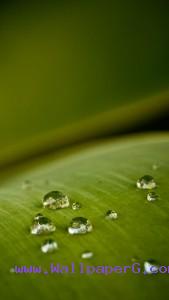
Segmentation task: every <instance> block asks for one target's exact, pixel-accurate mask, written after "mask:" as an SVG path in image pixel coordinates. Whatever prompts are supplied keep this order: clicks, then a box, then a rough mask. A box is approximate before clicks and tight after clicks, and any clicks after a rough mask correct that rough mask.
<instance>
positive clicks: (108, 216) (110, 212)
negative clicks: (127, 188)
mask: <svg viewBox="0 0 169 300" xmlns="http://www.w3.org/2000/svg"><path fill="white" fill-rule="evenodd" d="M105 218H106V220H116V219H117V218H118V215H117V213H116V212H115V211H114V210H108V211H107V212H106V216H105Z"/></svg>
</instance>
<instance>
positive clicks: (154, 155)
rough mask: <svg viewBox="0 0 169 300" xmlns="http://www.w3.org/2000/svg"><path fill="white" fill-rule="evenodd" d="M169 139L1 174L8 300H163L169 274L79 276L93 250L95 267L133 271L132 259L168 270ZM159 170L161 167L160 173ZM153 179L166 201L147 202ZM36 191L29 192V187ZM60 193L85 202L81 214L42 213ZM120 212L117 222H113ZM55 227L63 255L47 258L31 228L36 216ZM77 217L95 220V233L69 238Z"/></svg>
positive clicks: (142, 140) (110, 146)
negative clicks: (61, 270) (146, 180)
mask: <svg viewBox="0 0 169 300" xmlns="http://www.w3.org/2000/svg"><path fill="white" fill-rule="evenodd" d="M168 152H169V136H168V135H156V136H151V135H147V136H142V137H139V138H136V137H133V138H130V139H127V138H126V139H123V140H119V141H114V142H113V141H107V142H104V143H102V144H95V145H91V146H88V147H87V146H86V148H82V147H81V148H77V149H75V150H74V151H69V152H66V151H65V152H63V153H62V154H60V155H58V154H57V155H56V156H52V157H47V158H46V159H43V160H39V162H38V161H37V162H36V163H33V162H32V163H30V164H29V165H27V166H26V165H25V166H22V167H18V168H16V169H14V170H13V171H12V170H8V172H6V173H5V174H4V175H2V174H1V188H0V220H1V222H0V228H1V229H0V269H1V280H0V291H1V297H2V299H5V298H7V299H11V298H12V299H14V300H15V299H17V300H18V299H23V298H24V299H42V300H43V299H44V300H45V299H55V298H57V299H66V298H68V299H82V300H83V299H128V300H130V299H133V300H134V299H136V298H137V299H140V300H142V299H145V298H147V299H159V298H160V297H161V298H164V297H165V295H166V294H167V292H168V276H169V275H168V274H157V275H146V276H145V275H143V274H142V273H141V274H134V273H132V272H127V273H126V274H124V273H123V274H118V273H112V274H110V275H108V276H106V275H104V274H92V275H86V274H79V273H78V265H79V263H80V262H81V261H82V259H81V253H82V252H83V251H85V250H91V251H93V253H94V257H93V258H92V259H90V260H87V261H84V264H85V265H91V266H102V265H107V266H117V265H118V266H124V265H126V266H130V265H132V264H133V258H136V257H137V261H138V262H139V263H140V264H141V267H143V263H144V261H146V260H148V259H150V258H152V259H155V260H156V261H158V262H159V264H160V265H165V266H168V265H169V257H168V247H169V245H168V236H169V229H168V213H169V202H168V193H169V188H168V175H169V158H168ZM154 166H156V167H154ZM145 174H149V175H152V176H153V177H154V179H155V181H156V182H157V188H156V192H157V193H158V194H159V196H160V199H159V200H157V201H155V202H148V201H147V200H146V193H147V192H146V191H143V190H138V189H137V187H136V181H137V179H138V178H140V177H141V176H143V175H145ZM25 180H29V181H30V186H28V187H27V188H26V187H25V188H24V189H23V182H24V181H25ZM52 190H59V191H62V192H64V193H66V194H67V195H69V196H70V198H71V201H78V202H80V203H81V204H82V208H81V209H80V210H77V211H73V210H72V209H71V208H66V209H61V210H57V211H50V210H47V209H43V208H42V198H43V196H44V194H45V193H47V192H49V191H52ZM109 209H113V210H115V211H117V213H118V219H117V220H114V221H110V220H106V219H105V213H106V211H107V210H109ZM39 212H41V213H43V214H44V215H45V216H47V217H49V218H51V219H52V220H53V222H54V223H55V224H56V228H57V229H56V232H55V233H53V235H52V238H54V239H56V241H57V242H58V245H59V249H58V251H56V252H55V253H53V254H49V255H47V254H46V255H45V254H43V253H41V251H40V246H41V243H42V241H43V240H44V237H41V236H32V235H31V234H30V232H29V228H30V225H31V222H32V219H33V217H34V216H35V214H36V213H39ZM75 216H82V217H86V218H89V219H90V220H91V222H92V223H93V226H94V230H93V232H91V233H88V234H86V235H81V236H70V235H69V234H68V233H67V226H68V224H69V222H70V221H71V219H72V218H73V217H75ZM71 262H74V263H75V267H76V271H77V273H76V274H50V272H49V274H48V275H44V274H14V273H10V268H12V267H13V266H15V265H17V266H21V265H26V266H30V265H35V266H42V267H43V269H44V270H49V268H50V264H51V263H54V264H57V263H60V264H62V265H68V266H70V264H71Z"/></svg>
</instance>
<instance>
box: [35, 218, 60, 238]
mask: <svg viewBox="0 0 169 300" xmlns="http://www.w3.org/2000/svg"><path fill="white" fill-rule="evenodd" d="M55 230H56V227H55V225H54V224H53V223H52V221H51V220H50V219H48V218H46V217H44V216H40V217H38V218H37V215H36V216H35V218H34V220H33V223H32V225H31V234H34V235H42V234H49V233H52V232H54V231H55Z"/></svg>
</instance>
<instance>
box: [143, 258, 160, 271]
mask: <svg viewBox="0 0 169 300" xmlns="http://www.w3.org/2000/svg"><path fill="white" fill-rule="evenodd" d="M158 269H159V266H158V264H157V262H156V261H155V260H154V259H150V260H148V261H145V262H144V272H145V273H146V274H155V272H157V271H158Z"/></svg>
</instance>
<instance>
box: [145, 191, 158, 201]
mask: <svg viewBox="0 0 169 300" xmlns="http://www.w3.org/2000/svg"><path fill="white" fill-rule="evenodd" d="M158 199H159V196H158V195H157V194H156V193H155V192H149V193H148V194H147V200H148V201H156V200H158Z"/></svg>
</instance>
